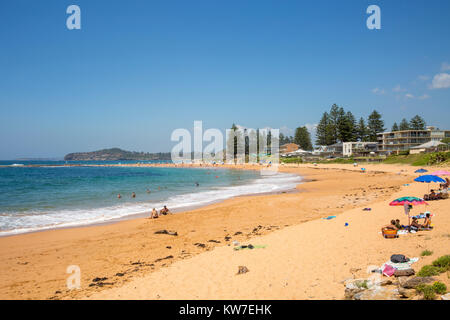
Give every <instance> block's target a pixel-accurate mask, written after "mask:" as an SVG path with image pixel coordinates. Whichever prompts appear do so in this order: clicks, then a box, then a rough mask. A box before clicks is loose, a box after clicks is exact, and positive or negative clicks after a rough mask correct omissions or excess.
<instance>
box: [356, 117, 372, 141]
mask: <svg viewBox="0 0 450 320" xmlns="http://www.w3.org/2000/svg"><path fill="white" fill-rule="evenodd" d="M368 134H369V133H368V129H367V125H366V122H365V121H364V118H363V117H361V119H359V122H358V125H357V126H356V138H357V140H359V141H363V142H365V141H368Z"/></svg>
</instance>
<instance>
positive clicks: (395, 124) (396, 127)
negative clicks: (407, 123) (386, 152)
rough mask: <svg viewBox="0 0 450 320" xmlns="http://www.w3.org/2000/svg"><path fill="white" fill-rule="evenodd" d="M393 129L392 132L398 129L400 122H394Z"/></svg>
mask: <svg viewBox="0 0 450 320" xmlns="http://www.w3.org/2000/svg"><path fill="white" fill-rule="evenodd" d="M391 131H392V132H394V131H398V124H397V122H394V125H393V126H392V129H391Z"/></svg>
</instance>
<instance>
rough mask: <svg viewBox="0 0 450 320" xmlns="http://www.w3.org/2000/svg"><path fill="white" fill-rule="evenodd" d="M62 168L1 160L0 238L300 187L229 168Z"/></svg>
mask: <svg viewBox="0 0 450 320" xmlns="http://www.w3.org/2000/svg"><path fill="white" fill-rule="evenodd" d="M147 162H151V161H147ZM65 163H66V162H64V161H17V160H16V161H0V236H2V235H3V236H4V235H12V234H19V233H25V232H32V231H39V230H46V229H53V228H61V227H73V226H82V225H89V224H96V223H104V222H108V221H114V220H117V219H123V218H126V217H131V216H134V215H136V214H141V213H145V212H147V213H148V212H149V211H151V209H152V208H156V209H158V210H159V209H161V208H162V206H164V205H167V207H168V208H169V209H171V210H175V211H180V210H182V209H184V208H190V207H193V206H202V205H206V204H210V203H213V202H216V201H219V200H224V199H228V198H231V197H234V196H238V195H247V194H258V193H267V192H277V191H286V190H289V189H292V188H294V187H295V186H296V184H298V183H299V182H300V181H301V178H300V177H298V176H296V175H291V174H286V173H277V174H275V175H269V176H265V175H261V174H260V173H259V171H251V170H237V169H228V168H164V167H118V166H115V167H103V166H91V165H95V164H117V163H122V164H125V163H133V162H126V161H121V162H119V161H111V162H100V163H95V162H70V164H79V165H80V166H61V164H65ZM141 163H142V162H141ZM27 165H39V166H34V167H28V166H27ZM147 190H149V191H150V192H148V191H147ZM133 192H134V193H135V194H136V197H135V198H132V197H131V194H132V193H133ZM118 194H121V196H122V197H121V198H120V199H118V197H117V195H118Z"/></svg>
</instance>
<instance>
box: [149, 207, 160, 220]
mask: <svg viewBox="0 0 450 320" xmlns="http://www.w3.org/2000/svg"><path fill="white" fill-rule="evenodd" d="M158 217H159V216H158V211H157V210H156V209H155V208H153V210H152V212H151V214H150V219H156V218H158Z"/></svg>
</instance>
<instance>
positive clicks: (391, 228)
mask: <svg viewBox="0 0 450 320" xmlns="http://www.w3.org/2000/svg"><path fill="white" fill-rule="evenodd" d="M398 229H399V228H397V226H396V221H395V220H391V224H388V225H386V226H384V227H383V228H381V232H383V231H385V230H398Z"/></svg>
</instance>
